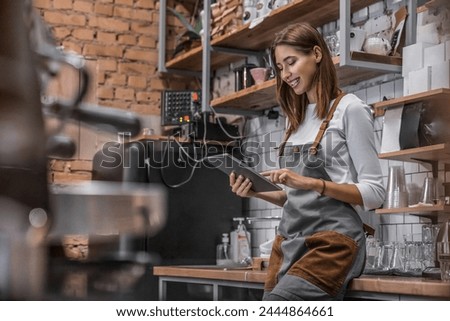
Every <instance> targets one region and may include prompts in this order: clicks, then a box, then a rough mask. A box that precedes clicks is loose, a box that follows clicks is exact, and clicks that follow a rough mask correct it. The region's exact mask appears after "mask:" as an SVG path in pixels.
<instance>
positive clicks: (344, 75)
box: [211, 52, 401, 110]
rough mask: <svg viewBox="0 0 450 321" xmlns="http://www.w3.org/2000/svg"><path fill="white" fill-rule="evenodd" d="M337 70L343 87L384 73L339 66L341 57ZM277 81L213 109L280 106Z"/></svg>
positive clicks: (363, 57)
mask: <svg viewBox="0 0 450 321" xmlns="http://www.w3.org/2000/svg"><path fill="white" fill-rule="evenodd" d="M351 57H352V59H355V60H360V61H369V60H371V61H376V62H381V63H391V64H396V65H401V58H396V57H388V56H380V55H373V54H367V53H364V52H352V55H351ZM333 62H334V65H335V67H336V69H337V73H338V77H339V81H340V85H341V86H345V85H349V84H351V83H355V82H359V81H361V80H364V79H369V78H373V77H376V76H377V75H380V74H383V73H384V72H380V71H374V70H371V69H368V68H354V67H341V66H339V57H334V58H333ZM275 86H276V81H275V79H271V80H269V81H266V82H264V83H263V84H260V85H256V86H252V87H249V88H246V89H244V90H240V91H238V92H235V93H232V94H230V95H226V96H222V97H219V98H216V99H213V100H212V101H211V106H212V107H213V108H236V109H251V110H263V109H267V108H271V107H274V106H277V105H278V102H277V99H276V92H275Z"/></svg>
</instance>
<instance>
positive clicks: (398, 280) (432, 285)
mask: <svg viewBox="0 0 450 321" xmlns="http://www.w3.org/2000/svg"><path fill="white" fill-rule="evenodd" d="M153 274H154V275H156V276H166V277H185V278H199V279H209V280H221V281H236V282H252V283H264V280H265V277H266V272H265V271H254V270H251V269H219V268H217V267H215V266H211V267H208V266H156V267H154V268H153ZM349 290H350V291H362V292H371V293H388V294H398V295H412V296H423V297H430V298H431V299H432V298H447V299H449V300H450V282H443V281H441V280H433V279H428V278H420V277H399V276H384V275H383V276H379V275H362V276H361V277H359V278H357V279H354V280H353V281H352V282H351V283H350V286H349Z"/></svg>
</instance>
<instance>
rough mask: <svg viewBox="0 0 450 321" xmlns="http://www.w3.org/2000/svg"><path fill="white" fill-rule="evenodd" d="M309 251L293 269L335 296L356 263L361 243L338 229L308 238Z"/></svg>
mask: <svg viewBox="0 0 450 321" xmlns="http://www.w3.org/2000/svg"><path fill="white" fill-rule="evenodd" d="M305 244H306V246H307V247H308V252H306V254H305V255H304V256H303V257H302V258H301V259H299V260H298V261H297V262H295V263H294V265H293V266H292V267H291V268H290V269H289V271H288V274H289V275H294V276H298V277H301V278H303V279H305V280H306V281H308V282H310V283H312V284H314V285H315V286H317V287H319V288H320V289H322V290H323V291H325V292H327V293H328V294H329V295H331V296H336V295H337V294H338V292H339V290H340V289H341V287H342V286H343V284H344V282H345V278H346V276H347V273H348V272H349V271H350V268H351V267H352V264H353V261H354V259H355V256H356V253H357V248H358V245H357V243H356V242H355V241H354V240H353V239H352V238H350V237H348V236H346V235H343V234H340V233H337V232H335V231H323V232H318V233H315V234H313V235H311V236H310V237H307V238H306V239H305Z"/></svg>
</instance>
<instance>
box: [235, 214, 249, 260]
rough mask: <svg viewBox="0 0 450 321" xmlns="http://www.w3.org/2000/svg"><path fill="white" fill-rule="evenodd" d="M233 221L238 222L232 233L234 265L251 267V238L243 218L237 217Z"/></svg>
mask: <svg viewBox="0 0 450 321" xmlns="http://www.w3.org/2000/svg"><path fill="white" fill-rule="evenodd" d="M233 221H237V222H238V226H237V228H236V230H234V231H232V232H231V258H232V260H233V262H234V263H237V264H240V265H251V264H252V255H251V245H250V244H251V236H250V232H248V231H247V229H246V228H245V225H244V218H243V217H235V218H233Z"/></svg>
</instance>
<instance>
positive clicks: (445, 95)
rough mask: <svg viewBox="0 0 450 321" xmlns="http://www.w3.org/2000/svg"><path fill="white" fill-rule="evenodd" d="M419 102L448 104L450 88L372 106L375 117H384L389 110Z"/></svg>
mask: <svg viewBox="0 0 450 321" xmlns="http://www.w3.org/2000/svg"><path fill="white" fill-rule="evenodd" d="M419 101H428V102H431V103H439V102H446V103H447V104H448V102H449V101H450V88H438V89H433V90H429V91H425V92H422V93H417V94H414V95H408V96H403V97H399V98H394V99H389V100H386V101H381V102H378V103H375V104H373V105H372V107H373V109H374V111H375V116H383V115H384V112H385V111H386V109H388V108H394V107H399V106H402V105H405V104H412V103H416V102H419Z"/></svg>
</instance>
